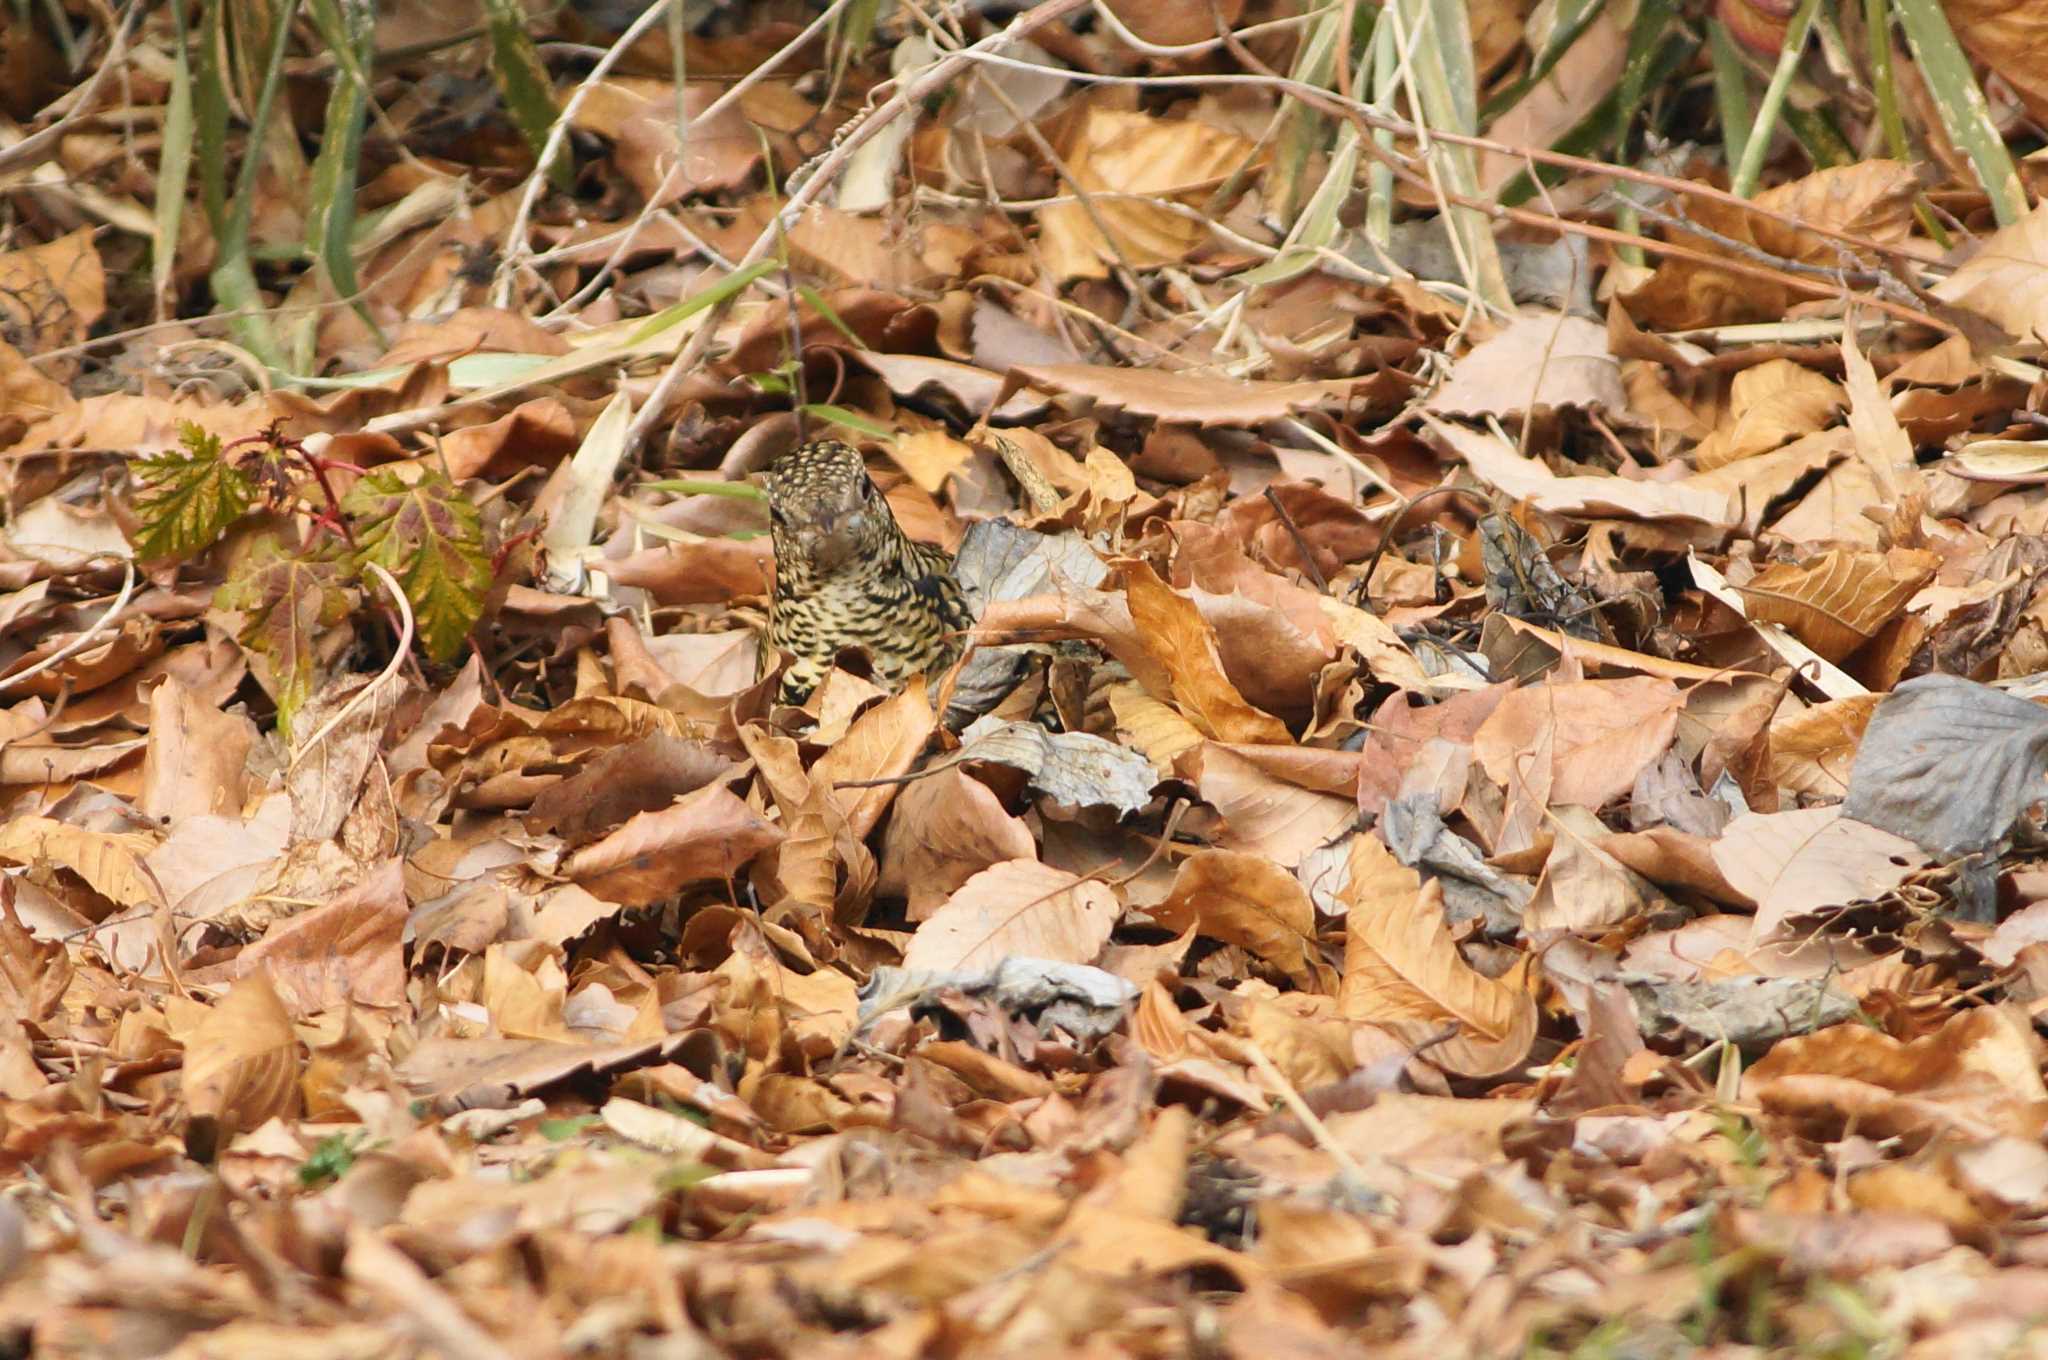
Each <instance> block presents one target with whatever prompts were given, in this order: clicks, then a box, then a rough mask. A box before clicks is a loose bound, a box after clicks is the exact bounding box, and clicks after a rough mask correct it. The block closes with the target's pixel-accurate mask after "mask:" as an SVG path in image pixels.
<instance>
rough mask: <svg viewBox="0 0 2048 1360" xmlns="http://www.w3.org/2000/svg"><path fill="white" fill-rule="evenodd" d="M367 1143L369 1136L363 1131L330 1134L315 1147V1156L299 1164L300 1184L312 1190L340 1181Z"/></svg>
mask: <svg viewBox="0 0 2048 1360" xmlns="http://www.w3.org/2000/svg"><path fill="white" fill-rule="evenodd" d="M367 1142H369V1135H368V1134H366V1133H363V1132H361V1131H358V1132H355V1133H330V1134H328V1135H327V1136H326V1137H325V1138H322V1139H321V1140H320V1141H319V1142H318V1143H316V1144H315V1145H314V1147H313V1155H312V1156H310V1157H308V1158H306V1160H305V1161H303V1162H301V1163H300V1164H299V1184H300V1185H303V1186H306V1187H307V1188H309V1189H311V1188H314V1187H317V1186H322V1185H325V1184H327V1183H328V1182H329V1181H338V1180H340V1179H341V1178H342V1177H343V1176H345V1175H347V1174H348V1169H349V1168H350V1167H351V1166H354V1165H355V1161H356V1154H357V1153H358V1152H360V1151H361V1150H362V1148H363V1145H364V1144H365V1143H367Z"/></svg>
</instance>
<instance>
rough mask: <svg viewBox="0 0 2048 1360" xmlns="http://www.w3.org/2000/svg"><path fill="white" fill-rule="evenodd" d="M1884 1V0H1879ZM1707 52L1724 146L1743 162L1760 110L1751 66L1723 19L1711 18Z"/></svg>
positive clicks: (1725, 151) (1732, 160)
mask: <svg viewBox="0 0 2048 1360" xmlns="http://www.w3.org/2000/svg"><path fill="white" fill-rule="evenodd" d="M1879 3H1882V0H1879ZM1707 55H1708V57H1709V59H1710V60H1711V61H1712V62H1713V66H1714V108H1715V111H1716V112H1718V113H1719V114H1720V115H1721V150H1722V153H1723V154H1724V155H1726V156H1727V158H1728V164H1730V165H1740V164H1742V157H1743V151H1744V149H1745V148H1746V147H1747V146H1748V145H1749V126H1750V121H1751V120H1752V119H1753V118H1755V117H1756V111H1755V110H1754V109H1753V108H1751V107H1750V103H1749V68H1748V67H1747V66H1745V65H1743V63H1742V54H1741V53H1739V52H1737V51H1736V50H1735V40H1734V39H1733V38H1731V37H1729V36H1728V28H1727V26H1726V25H1725V24H1723V23H1722V22H1721V21H1720V20H1719V19H1709V20H1707Z"/></svg>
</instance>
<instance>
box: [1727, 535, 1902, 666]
mask: <svg viewBox="0 0 2048 1360" xmlns="http://www.w3.org/2000/svg"><path fill="white" fill-rule="evenodd" d="M1940 565H1941V559H1940V558H1939V557H1938V556H1936V555H1935V554H1934V553H1931V552H1927V551H1925V550H1924V549H1916V548H1893V549H1892V550H1891V551H1890V552H1888V553H1874V552H1852V551H1849V550H1847V549H1839V548H1838V549H1836V550H1835V551H1833V552H1828V553H1822V554H1821V555H1820V556H1818V557H1811V558H1808V559H1807V560H1805V561H1803V562H1798V563H1789V562H1787V563H1775V564H1773V565H1771V566H1768V567H1765V568H1764V569H1763V570H1762V571H1760V572H1758V573H1757V574H1756V576H1755V577H1753V578H1752V579H1751V580H1750V582H1749V584H1748V585H1745V586H1740V587H1738V589H1739V590H1740V591H1741V592H1742V600H1743V603H1744V604H1745V605H1746V606H1748V611H1749V617H1751V618H1752V619H1761V620H1764V621H1765V622H1767V623H1777V624H1782V625H1783V626H1785V627H1786V628H1789V629H1790V630H1791V631H1792V634H1793V635H1794V636H1795V637H1797V638H1798V639H1799V640H1800V641H1801V642H1804V643H1805V644H1806V645H1807V646H1809V647H1811V648H1813V650H1814V651H1816V652H1818V653H1820V655H1822V656H1823V657H1826V658H1827V659H1828V660H1829V661H1841V660H1842V659H1843V658H1845V657H1847V656H1848V655H1849V654H1850V653H1851V652H1854V651H1855V650H1856V649H1857V648H1859V647H1861V646H1863V645H1864V644H1865V643H1867V642H1869V641H1870V640H1871V639H1872V638H1874V637H1876V636H1877V634H1878V631H1879V630H1880V629H1882V628H1883V627H1884V626H1885V625H1886V624H1887V623H1890V622H1891V621H1892V620H1893V619H1894V618H1896V617H1898V615H1899V613H1900V611H1902V610H1903V609H1905V607H1906V602H1907V601H1908V600H1910V599H1912V598H1913V596H1914V595H1915V594H1917V593H1918V592H1919V590H1920V587H1922V586H1924V585H1926V584H1927V583H1928V582H1929V581H1931V580H1933V579H1934V572H1935V569H1936V568H1937V567H1939V566H1940Z"/></svg>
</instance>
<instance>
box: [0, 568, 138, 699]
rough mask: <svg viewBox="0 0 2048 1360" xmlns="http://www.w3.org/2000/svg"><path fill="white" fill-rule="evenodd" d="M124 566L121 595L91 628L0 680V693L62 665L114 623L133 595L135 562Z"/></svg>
mask: <svg viewBox="0 0 2048 1360" xmlns="http://www.w3.org/2000/svg"><path fill="white" fill-rule="evenodd" d="M126 566H127V575H126V576H124V577H123V578H122V580H121V593H120V594H119V595H116V596H115V597H114V603H113V604H112V605H111V606H110V607H109V608H108V609H107V612H106V613H104V614H102V615H100V616H99V617H98V618H97V619H95V620H93V625H92V627H90V628H88V629H86V630H85V631H84V632H83V633H80V634H79V635H78V636H77V637H75V638H73V639H71V641H69V642H67V643H65V644H64V646H62V647H60V648H58V649H57V650H56V651H54V652H52V653H50V655H48V656H46V657H44V658H43V659H42V660H41V661H38V662H36V664H35V665H33V666H30V667H29V668H28V669H27V670H23V671H16V672H15V673H14V674H13V675H10V676H7V677H5V678H4V679H0V692H5V691H7V690H9V689H12V688H13V687H14V686H16V685H18V684H20V683H21V682H22V681H24V680H26V679H28V678H29V677H30V676H32V675H41V674H42V673H43V672H44V671H46V670H49V669H50V668H51V667H52V666H59V665H62V664H63V663H64V662H65V661H66V660H68V659H70V658H71V657H74V656H76V655H78V653H80V652H82V651H84V650H85V649H86V648H87V647H90V646H91V645H92V644H93V641H94V640H95V639H96V638H98V637H99V635H100V634H101V633H103V632H105V631H106V628H107V625H108V624H110V623H112V622H113V621H114V618H115V616H116V615H118V614H119V613H120V612H121V611H122V610H123V609H126V608H127V607H128V597H129V596H130V595H132V594H134V593H135V560H134V559H133V558H130V559H129V560H128V562H127V563H126Z"/></svg>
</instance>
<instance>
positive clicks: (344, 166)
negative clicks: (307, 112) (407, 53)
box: [306, 0, 376, 331]
mask: <svg viewBox="0 0 2048 1360" xmlns="http://www.w3.org/2000/svg"><path fill="white" fill-rule="evenodd" d="M308 4H309V5H310V6H311V9H312V13H313V19H314V22H315V24H317V25H318V26H319V29H320V34H321V36H322V37H324V38H325V39H326V40H327V43H328V46H329V48H330V49H331V50H332V51H333V52H334V53H335V56H336V57H337V59H338V60H339V62H340V67H339V69H338V70H337V71H336V72H335V77H334V89H333V90H332V91H331V92H330V93H329V95H328V98H327V121H326V125H325V127H323V128H322V129H321V137H320V154H319V155H318V156H316V157H315V158H314V161H313V179H312V192H311V198H310V201H309V203H308V205H307V208H308V211H307V214H306V250H307V253H308V254H310V255H311V256H312V257H313V259H314V261H315V262H316V264H317V266H318V268H319V270H320V272H321V274H322V275H323V276H324V277H325V279H326V281H327V286H328V287H329V288H330V289H331V290H332V291H333V295H334V296H335V297H336V298H354V297H355V296H356V294H357V293H359V292H360V291H361V286H360V285H359V284H358V283H357V281H356V260H355V253H354V251H353V250H352V249H351V243H352V242H353V240H354V235H355V215H356V181H357V178H358V176H359V175H360V173H361V167H362V152H363V130H364V129H365V128H366V127H367V126H368V125H369V115H370V100H369V91H368V88H367V87H366V85H365V84H364V82H363V80H362V70H363V67H364V66H365V65H366V64H367V63H368V62H369V60H370V58H371V54H372V47H373V43H374V36H375V26H376V15H375V12H374V10H373V9H372V7H371V5H370V4H369V3H367V0H308ZM355 309H356V313H357V314H358V315H359V316H361V317H362V318H363V320H364V321H365V322H366V323H368V324H369V325H370V328H371V329H372V330H373V331H374V330H375V329H376V323H375V322H373V321H371V320H370V313H369V309H368V308H367V307H365V306H364V305H363V304H362V302H361V301H360V300H358V301H357V302H356V303H355Z"/></svg>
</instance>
